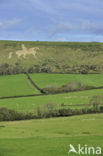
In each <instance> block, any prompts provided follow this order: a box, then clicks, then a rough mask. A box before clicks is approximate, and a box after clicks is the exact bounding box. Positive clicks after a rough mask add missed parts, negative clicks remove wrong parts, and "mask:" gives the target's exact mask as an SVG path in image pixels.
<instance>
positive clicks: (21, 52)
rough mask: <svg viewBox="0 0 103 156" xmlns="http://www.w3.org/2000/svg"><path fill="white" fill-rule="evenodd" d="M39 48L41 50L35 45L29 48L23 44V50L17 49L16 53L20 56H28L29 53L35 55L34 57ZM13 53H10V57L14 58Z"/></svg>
mask: <svg viewBox="0 0 103 156" xmlns="http://www.w3.org/2000/svg"><path fill="white" fill-rule="evenodd" d="M37 50H39V47H33V48H29V49H27V48H26V47H25V46H24V44H23V45H22V50H18V51H16V52H15V54H16V55H17V57H18V58H20V57H23V58H26V56H27V55H33V56H34V57H36V55H37ZM12 54H13V53H12V52H10V53H9V59H11V58H12Z"/></svg>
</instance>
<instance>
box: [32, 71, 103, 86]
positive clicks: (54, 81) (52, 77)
mask: <svg viewBox="0 0 103 156" xmlns="http://www.w3.org/2000/svg"><path fill="white" fill-rule="evenodd" d="M30 76H31V78H32V80H33V81H34V82H35V83H36V84H37V85H38V86H39V87H40V88H44V87H47V86H50V85H51V86H52V85H56V86H58V87H61V86H62V85H65V84H68V83H69V82H78V81H81V82H82V83H83V84H84V85H88V86H95V87H99V86H103V74H87V75H85V74H84V75H83V74H43V73H41V74H30Z"/></svg>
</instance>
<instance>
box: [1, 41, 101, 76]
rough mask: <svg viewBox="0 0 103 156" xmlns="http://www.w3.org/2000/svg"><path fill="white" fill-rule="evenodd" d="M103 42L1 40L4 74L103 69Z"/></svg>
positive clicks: (97, 70) (2, 72) (75, 71)
mask: <svg viewBox="0 0 103 156" xmlns="http://www.w3.org/2000/svg"><path fill="white" fill-rule="evenodd" d="M102 62H103V43H96V42H88V43H87V42H74V43H73V42H39V41H36V42H33V41H31V42H26V41H0V74H10V73H12V74H14V73H21V72H23V71H28V72H30V73H33V72H62V73H65V72H67V73H88V72H89V73H93V72H95V73H98V72H103V65H102Z"/></svg>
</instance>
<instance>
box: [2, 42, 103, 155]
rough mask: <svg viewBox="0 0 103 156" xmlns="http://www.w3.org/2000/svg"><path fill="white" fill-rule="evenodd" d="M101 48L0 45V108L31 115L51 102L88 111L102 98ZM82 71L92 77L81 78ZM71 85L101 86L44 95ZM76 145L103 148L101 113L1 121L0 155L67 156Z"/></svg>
mask: <svg viewBox="0 0 103 156" xmlns="http://www.w3.org/2000/svg"><path fill="white" fill-rule="evenodd" d="M2 50H3V51H2ZM102 50H103V44H102V43H91V44H89V43H75V46H74V43H65V45H64V43H58V42H57V43H50V42H16V41H15V42H14V41H0V56H1V57H0V63H1V64H0V74H1V76H0V109H1V110H3V111H4V113H5V110H6V109H5V108H8V109H11V112H12V111H14V113H15V112H16V111H17V112H19V113H21V112H22V113H23V114H26V113H28V114H29V115H30V114H31V113H32V112H35V110H36V109H37V108H39V107H41V106H46V105H47V104H51V105H53V104H55V105H57V106H58V108H60V109H66V110H67V109H68V110H69V109H72V110H79V109H82V108H84V109H86V108H90V107H91V105H90V106H89V105H88V104H91V103H90V100H91V99H92V98H93V97H94V96H97V97H100V96H101V97H102V96H103V88H102V87H103V72H102V71H103V70H102V66H101V65H102V60H103V52H102ZM1 51H2V52H3V53H2V52H1ZM62 51H63V52H65V53H62ZM97 52H98V53H97ZM74 53H75V54H74ZM70 56H71V57H70ZM6 58H7V59H6ZM5 60H6V62H5ZM95 62H96V63H95ZM12 65H13V66H12ZM51 67H52V68H51ZM76 67H77V68H76ZM5 69H6V70H5ZM21 69H22V70H23V72H22V70H21ZM64 69H65V71H64ZM81 69H82V71H83V72H84V69H86V72H87V70H88V74H87V73H82V74H79V73H81ZM2 70H3V71H4V72H2ZM5 71H6V72H5ZM28 71H29V76H30V78H31V80H30V79H29V77H28V76H27V74H28ZM13 72H14V73H15V75H12V73H13ZM36 72H37V73H36ZM38 72H40V73H38ZM48 72H49V73H48ZM55 72H56V73H55ZM63 72H64V73H63ZM69 72H70V73H71V74H69ZM8 73H9V74H8ZM17 73H19V74H17ZM21 73H22V74H21ZM89 73H91V74H89ZM2 75H3V76H2ZM70 82H81V83H83V84H84V85H85V86H92V87H101V88H89V89H88V90H77V91H70V92H67V93H66V92H64V93H63V92H62V93H54V94H51V93H49V94H45V93H43V92H42V90H43V88H45V87H50V86H56V87H61V86H63V85H66V84H68V83H70ZM33 83H34V84H33ZM101 105H102V106H103V103H102V104H101ZM2 108H3V109H2ZM0 117H1V118H2V115H1V116H0ZM77 143H80V144H82V145H85V144H87V145H88V146H91V145H93V146H100V147H101V148H102V149H103V113H99V114H88V115H78V116H72V117H58V118H50V119H34V120H23V121H13V122H11V121H9V122H0V156H14V155H15V156H18V155H20V156H26V155H30V156H34V155H37V156H39V155H40V156H64V155H68V147H69V144H73V145H75V146H76V145H77ZM71 155H73V154H71Z"/></svg>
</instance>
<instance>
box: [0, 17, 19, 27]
mask: <svg viewBox="0 0 103 156" xmlns="http://www.w3.org/2000/svg"><path fill="white" fill-rule="evenodd" d="M20 22H21V19H13V20H5V21H0V29H7V28H10V27H15V26H17V25H18V24H19V23H20Z"/></svg>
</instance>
